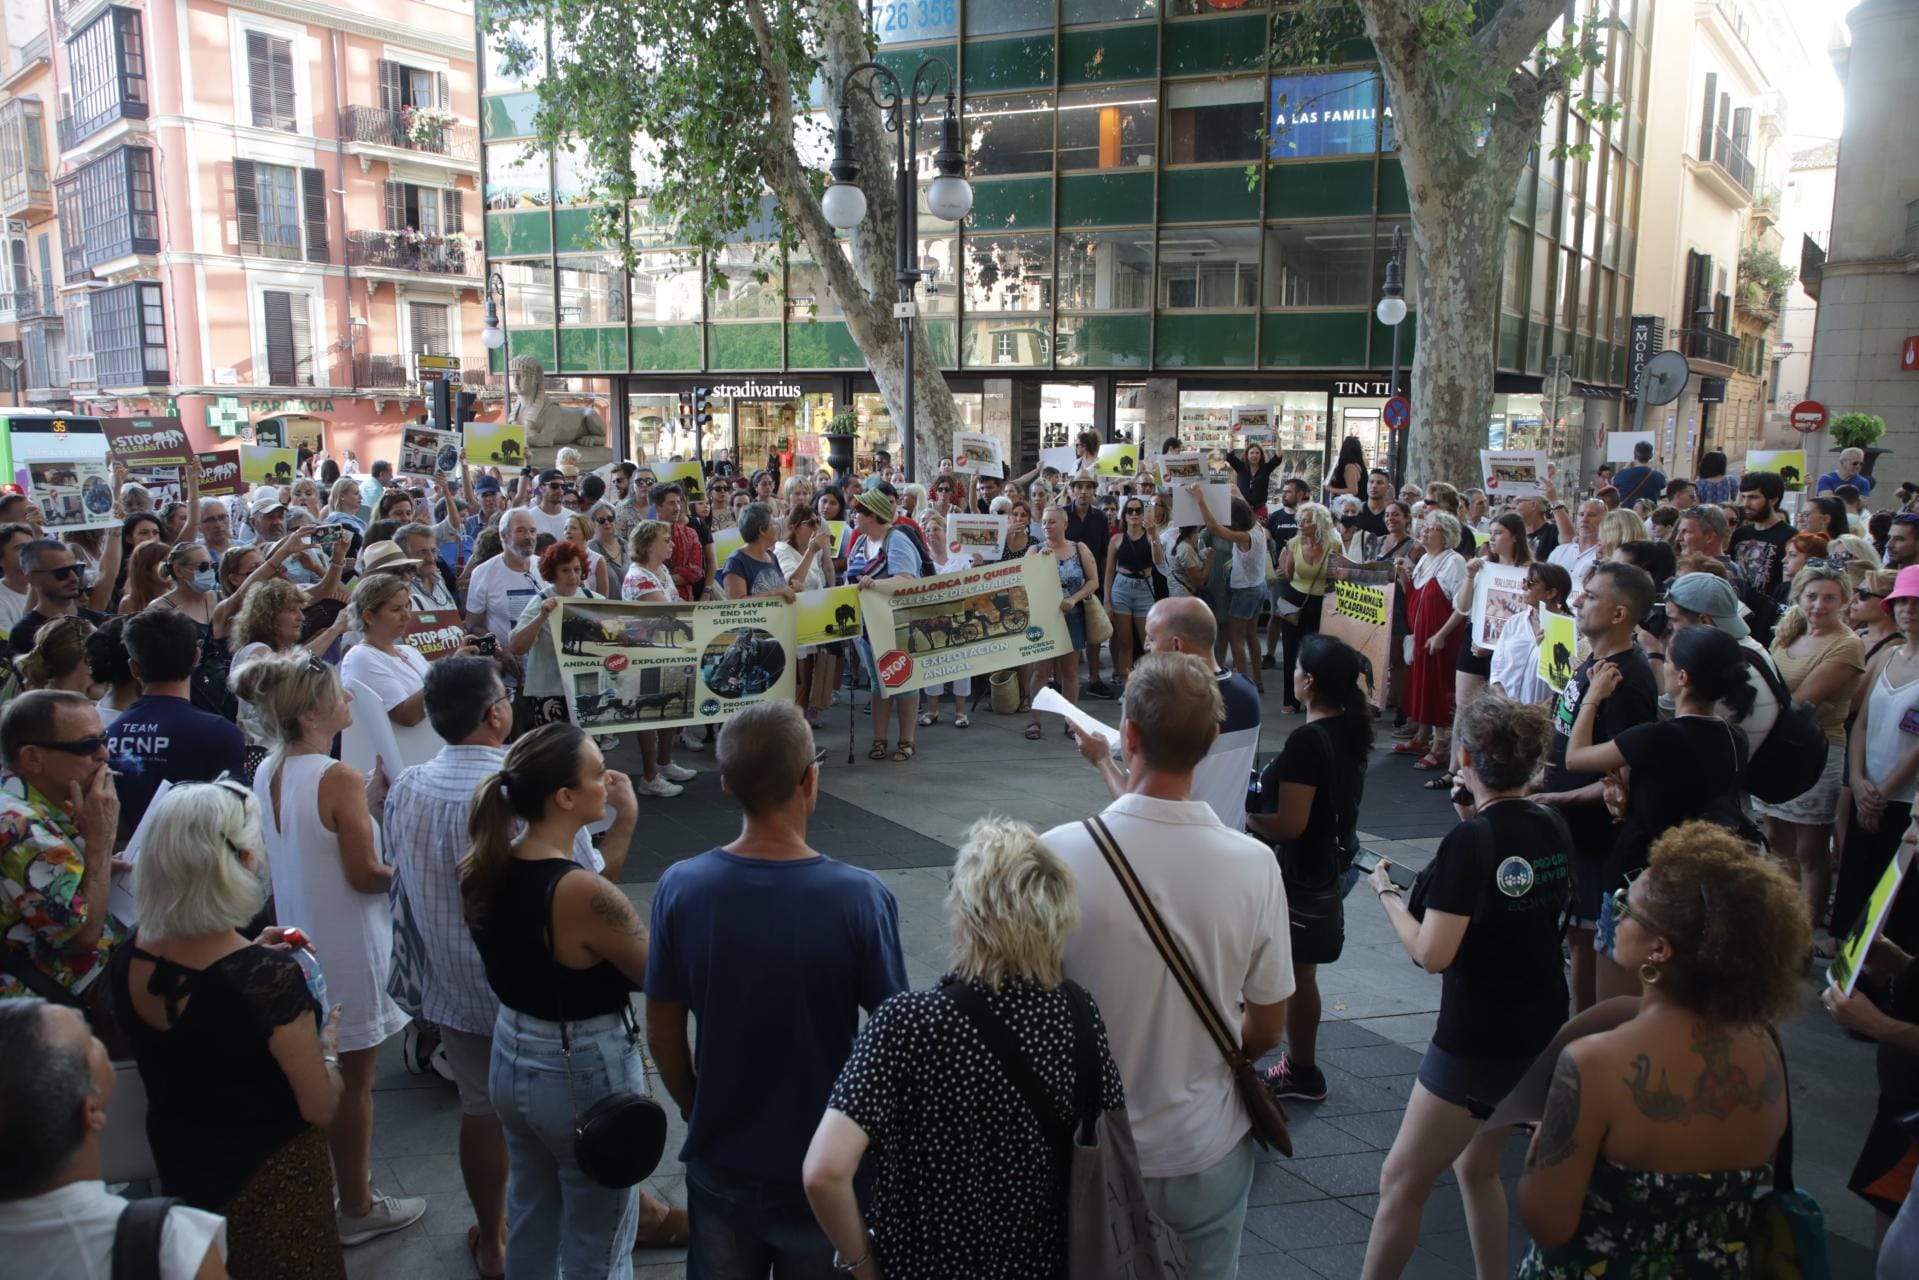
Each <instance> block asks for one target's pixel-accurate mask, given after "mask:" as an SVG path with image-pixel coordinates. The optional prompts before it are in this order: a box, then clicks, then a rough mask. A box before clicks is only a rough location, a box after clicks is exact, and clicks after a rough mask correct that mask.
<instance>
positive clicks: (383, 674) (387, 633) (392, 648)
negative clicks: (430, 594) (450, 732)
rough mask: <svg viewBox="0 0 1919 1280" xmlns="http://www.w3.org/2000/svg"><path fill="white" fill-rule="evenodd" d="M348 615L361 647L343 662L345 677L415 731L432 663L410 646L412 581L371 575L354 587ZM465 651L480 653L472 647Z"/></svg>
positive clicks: (423, 710)
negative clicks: (428, 668) (408, 584)
mask: <svg viewBox="0 0 1919 1280" xmlns="http://www.w3.org/2000/svg"><path fill="white" fill-rule="evenodd" d="M345 613H346V614H347V616H348V617H349V618H350V619H351V620H352V621H351V623H350V625H351V627H352V632H353V635H354V636H355V637H356V639H357V640H358V643H356V644H355V645H354V646H353V647H352V648H351V649H348V650H347V652H346V657H345V658H343V659H341V661H340V678H341V679H342V680H350V681H355V682H357V683H359V684H361V685H364V686H365V687H366V689H367V691H368V692H370V693H371V694H373V696H374V697H376V698H378V699H379V700H380V709H381V710H382V711H384V712H386V715H387V719H389V720H391V721H392V722H393V723H394V724H396V725H399V726H401V727H403V728H411V727H412V726H413V725H416V724H419V723H420V722H421V721H422V720H425V719H426V658H425V657H424V656H423V655H422V654H421V653H420V651H419V650H418V649H415V648H414V647H413V646H412V645H410V644H407V643H406V633H407V629H408V628H409V627H411V626H412V625H413V601H412V599H411V597H410V596H409V593H408V587H407V580H406V579H405V578H403V577H401V576H400V575H399V574H397V573H370V574H368V575H367V576H366V577H364V578H361V579H360V580H359V581H358V582H355V583H354V584H353V598H352V599H351V600H349V601H347V606H346V609H345ZM460 651H461V652H462V653H472V652H477V651H476V650H474V649H473V648H472V646H471V645H462V646H461V649H460ZM369 713H370V709H369Z"/></svg>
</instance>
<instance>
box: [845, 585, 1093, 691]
mask: <svg viewBox="0 0 1919 1280" xmlns="http://www.w3.org/2000/svg"><path fill="white" fill-rule="evenodd" d="M894 581H896V582H897V583H898V586H897V587H894V588H893V589H892V590H890V591H888V590H884V589H875V590H871V591H868V592H866V594H865V595H863V596H862V597H861V598H860V607H861V610H862V612H863V613H864V615H865V617H864V619H863V621H864V623H865V627H866V638H867V640H868V641H869V642H870V643H871V644H872V647H873V655H874V657H873V663H874V667H875V671H876V674H877V675H878V677H879V681H880V683H881V684H882V685H884V686H885V687H886V691H887V693H888V694H898V693H911V692H912V691H913V690H915V689H920V688H924V687H925V686H927V685H935V684H943V683H945V682H946V681H948V680H957V679H959V678H960V677H961V676H974V675H986V674H988V673H989V672H993V671H1000V670H1003V669H1005V668H1007V667H1018V666H1025V665H1026V664H1027V663H1029V662H1039V661H1041V660H1042V659H1045V658H1057V657H1059V656H1060V655H1061V654H1064V653H1070V652H1072V647H1073V642H1072V638H1071V636H1070V635H1069V634H1068V632H1067V628H1066V615H1065V614H1064V613H1062V612H1061V611H1060V599H1061V596H1060V589H1059V565H1058V564H1057V563H1056V562H1055V561H1054V560H1053V558H1052V557H1051V556H1046V555H1035V556H1022V557H1020V558H1019V559H1017V560H1008V561H1006V562H1004V563H1001V564H988V565H981V566H979V567H978V568H975V569H957V570H955V571H954V572H952V573H942V574H936V575H934V576H933V577H930V578H906V579H895V580H894ZM889 585H890V584H889Z"/></svg>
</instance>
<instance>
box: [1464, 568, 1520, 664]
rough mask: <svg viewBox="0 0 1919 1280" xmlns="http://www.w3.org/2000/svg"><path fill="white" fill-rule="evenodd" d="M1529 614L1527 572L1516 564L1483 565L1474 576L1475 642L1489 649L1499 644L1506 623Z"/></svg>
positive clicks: (1482, 647)
mask: <svg viewBox="0 0 1919 1280" xmlns="http://www.w3.org/2000/svg"><path fill="white" fill-rule="evenodd" d="M1525 611H1526V570H1525V569H1523V568H1521V567H1519V566H1517V565H1504V564H1482V565H1481V566H1480V567H1479V572H1478V573H1477V574H1475V575H1474V577H1473V643H1474V644H1475V645H1477V646H1479V647H1480V648H1481V649H1490V648H1492V647H1493V646H1494V645H1496V644H1498V643H1499V634H1500V632H1502V631H1504V630H1505V629H1506V620H1507V619H1508V618H1511V617H1512V616H1513V615H1515V614H1519V613H1524V612H1525Z"/></svg>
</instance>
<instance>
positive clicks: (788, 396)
mask: <svg viewBox="0 0 1919 1280" xmlns="http://www.w3.org/2000/svg"><path fill="white" fill-rule="evenodd" d="M707 394H708V395H710V396H714V397H716V398H718V399H722V400H797V399H799V398H800V385H799V383H797V382H723V383H721V384H719V385H718V386H716V387H708V388H707Z"/></svg>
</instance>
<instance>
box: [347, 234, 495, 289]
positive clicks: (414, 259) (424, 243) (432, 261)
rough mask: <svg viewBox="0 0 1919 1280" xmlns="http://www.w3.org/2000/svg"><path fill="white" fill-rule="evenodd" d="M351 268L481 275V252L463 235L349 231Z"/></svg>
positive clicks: (442, 274) (448, 274) (348, 259)
mask: <svg viewBox="0 0 1919 1280" xmlns="http://www.w3.org/2000/svg"><path fill="white" fill-rule="evenodd" d="M346 261H347V265H348V266H350V267H362V268H372V269H374V270H379V271H424V272H427V273H429V274H431V275H440V276H473V277H475V278H477V277H478V276H479V274H480V251H479V249H478V248H477V247H475V244H474V242H473V240H471V239H470V238H468V237H466V236H462V235H451V236H423V235H420V234H419V233H418V232H413V231H349V232H347V236H346Z"/></svg>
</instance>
